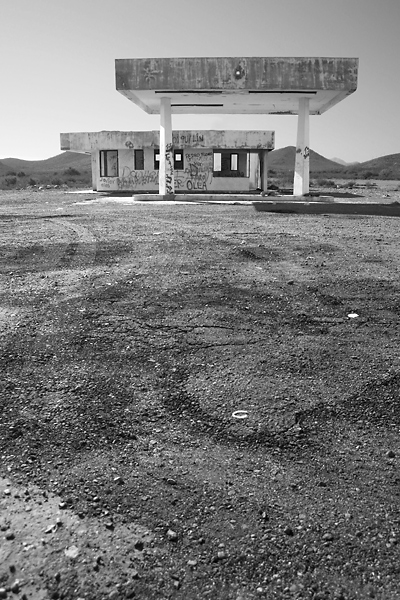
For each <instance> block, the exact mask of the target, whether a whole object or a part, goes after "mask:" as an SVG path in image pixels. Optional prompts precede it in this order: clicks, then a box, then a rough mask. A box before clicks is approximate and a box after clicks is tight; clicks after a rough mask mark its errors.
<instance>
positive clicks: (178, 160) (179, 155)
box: [154, 150, 183, 171]
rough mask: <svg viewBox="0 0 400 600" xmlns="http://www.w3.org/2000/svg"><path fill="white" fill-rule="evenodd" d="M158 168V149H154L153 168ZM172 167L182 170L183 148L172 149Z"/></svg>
mask: <svg viewBox="0 0 400 600" xmlns="http://www.w3.org/2000/svg"><path fill="white" fill-rule="evenodd" d="M159 168H160V150H154V169H155V170H159ZM174 169H177V170H178V169H179V170H180V171H183V150H174Z"/></svg>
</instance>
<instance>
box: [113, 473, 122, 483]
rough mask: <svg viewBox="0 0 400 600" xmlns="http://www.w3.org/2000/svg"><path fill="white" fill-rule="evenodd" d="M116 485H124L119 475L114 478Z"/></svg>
mask: <svg viewBox="0 0 400 600" xmlns="http://www.w3.org/2000/svg"><path fill="white" fill-rule="evenodd" d="M114 483H116V484H117V485H122V484H123V483H124V480H123V479H122V477H120V476H119V475H118V476H117V477H114Z"/></svg>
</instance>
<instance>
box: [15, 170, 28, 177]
mask: <svg viewBox="0 0 400 600" xmlns="http://www.w3.org/2000/svg"><path fill="white" fill-rule="evenodd" d="M17 177H26V174H25V173H24V172H23V171H20V172H19V173H17Z"/></svg>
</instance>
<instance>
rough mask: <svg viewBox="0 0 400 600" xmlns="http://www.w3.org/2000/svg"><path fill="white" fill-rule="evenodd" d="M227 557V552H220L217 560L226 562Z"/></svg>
mask: <svg viewBox="0 0 400 600" xmlns="http://www.w3.org/2000/svg"><path fill="white" fill-rule="evenodd" d="M226 556H227V555H226V552H224V550H220V551H219V552H218V553H217V558H218V560H224V558H226Z"/></svg>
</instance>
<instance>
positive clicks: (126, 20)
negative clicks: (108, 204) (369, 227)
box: [0, 0, 400, 162]
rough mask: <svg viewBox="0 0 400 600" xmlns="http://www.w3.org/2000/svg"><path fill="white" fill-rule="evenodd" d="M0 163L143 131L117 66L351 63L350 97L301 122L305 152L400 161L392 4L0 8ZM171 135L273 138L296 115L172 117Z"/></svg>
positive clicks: (129, 0)
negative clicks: (211, 61) (174, 61)
mask: <svg viewBox="0 0 400 600" xmlns="http://www.w3.org/2000/svg"><path fill="white" fill-rule="evenodd" d="M1 24H2V27H1V30H2V31H1V36H0V108H1V110H0V160H1V158H8V157H15V158H22V159H27V160H40V159H46V158H49V157H51V156H55V155H56V154H60V152H61V150H60V135H59V134H60V133H61V132H72V131H102V130H121V131H135V130H149V129H150V130H151V129H158V128H159V117H158V116H157V115H147V114H146V113H145V112H143V111H142V110H141V109H140V108H138V107H137V106H136V105H134V104H133V103H132V102H130V101H129V100H127V99H126V98H125V97H124V96H122V95H121V94H120V93H118V92H117V91H116V89H115V59H116V58H152V57H191V56H234V57H246V56H265V57H267V56H272V57H273V56H282V57H284V56H289V57H290V56H310V57H312V56H316V57H324V56H325V57H349V58H359V61H360V62H359V72H358V89H357V91H356V92H355V93H354V94H352V95H350V96H349V97H347V98H346V99H345V100H343V101H342V102H340V103H339V104H337V105H336V106H334V107H333V108H331V109H330V110H328V111H327V112H326V113H324V114H322V115H318V116H311V117H310V147H311V148H312V149H313V150H315V151H316V152H319V153H320V154H322V155H323V156H326V157H327V158H334V157H335V158H340V159H342V160H345V161H347V162H352V161H366V160H369V159H372V158H376V157H378V156H383V155H386V154H394V153H398V152H400V115H399V108H400V103H399V100H400V68H399V62H400V35H399V27H400V0H379V1H378V0H68V1H64V0H63V1H61V0H12V1H8V2H7V1H6V0H3V2H2V3H1ZM173 128H174V129H256V130H274V131H275V145H276V148H282V147H285V146H294V145H295V144H296V129H297V117H296V116H273V115H244V116H242V115H226V116H224V115H174V116H173Z"/></svg>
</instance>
